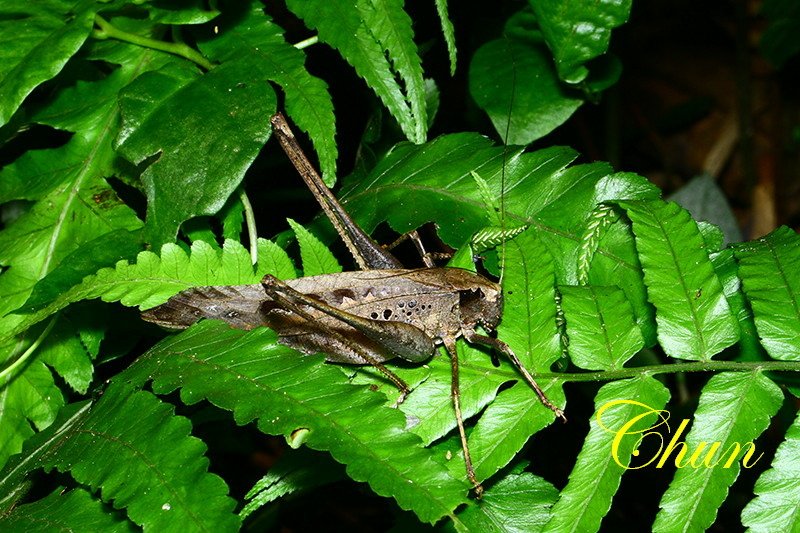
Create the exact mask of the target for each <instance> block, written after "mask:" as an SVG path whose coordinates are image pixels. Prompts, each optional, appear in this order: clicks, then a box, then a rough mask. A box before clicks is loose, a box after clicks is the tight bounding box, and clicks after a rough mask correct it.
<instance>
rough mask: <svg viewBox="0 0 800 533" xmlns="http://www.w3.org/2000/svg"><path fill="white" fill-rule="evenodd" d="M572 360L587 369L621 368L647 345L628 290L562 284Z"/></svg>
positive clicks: (563, 306)
mask: <svg viewBox="0 0 800 533" xmlns="http://www.w3.org/2000/svg"><path fill="white" fill-rule="evenodd" d="M559 291H560V292H561V306H562V308H563V310H564V315H565V317H566V319H567V335H568V336H569V354H570V359H571V360H572V362H573V363H574V364H575V365H576V366H579V367H580V368H585V369H587V370H601V369H602V370H614V369H619V368H622V366H623V365H624V364H625V361H627V360H628V359H630V358H631V357H632V356H633V354H635V353H636V352H637V351H639V349H641V348H642V346H643V345H644V340H643V339H642V333H641V331H640V330H639V328H638V327H636V324H635V322H634V320H633V311H632V310H631V306H630V303H629V302H628V299H627V298H626V297H625V293H624V292H622V289H620V288H618V287H601V286H593V285H584V286H565V285H562V286H560V287H559Z"/></svg>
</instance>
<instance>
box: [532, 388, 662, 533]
mask: <svg viewBox="0 0 800 533" xmlns="http://www.w3.org/2000/svg"><path fill="white" fill-rule="evenodd" d="M667 400H669V391H668V390H667V389H666V388H665V387H664V385H662V384H661V383H660V382H659V381H658V380H656V379H654V378H652V377H648V376H643V377H639V378H634V379H629V380H623V381H616V382H613V383H609V384H607V385H604V386H603V387H602V388H601V389H600V390H599V391H598V392H597V396H596V397H595V414H594V415H593V416H592V419H591V423H590V428H589V435H588V436H587V437H586V440H585V441H584V442H583V448H582V449H581V452H580V454H579V455H578V460H577V462H576V463H575V467H574V468H573V469H572V473H570V476H569V482H568V483H567V486H566V487H564V490H563V491H561V496H560V497H559V500H558V502H557V503H556V504H555V505H554V506H553V509H552V511H551V512H552V518H551V519H550V521H549V522H548V523H547V526H546V527H545V529H544V531H570V532H571V531H598V530H599V529H600V522H601V521H602V519H603V517H604V516H605V515H606V513H608V509H609V508H610V507H611V498H612V497H613V495H614V493H616V491H617V489H618V488H619V484H620V481H621V478H622V475H623V474H624V473H625V469H626V468H629V467H630V466H629V465H630V462H631V455H632V454H634V453H636V454H637V455H638V451H636V452H634V450H636V449H637V448H638V445H639V444H640V439H641V438H642V434H643V433H646V432H647V431H648V430H650V428H652V427H654V426H656V425H660V423H661V420H659V416H663V415H659V411H660V410H662V409H663V408H664V405H665V404H666V403H667ZM623 402H624V403H623ZM629 423H631V424H632V425H631V426H629V427H628V426H627V424H629ZM620 431H623V432H624V433H623V438H621V439H620V440H619V441H617V439H616V436H617V433H618V432H620ZM630 468H638V465H636V466H632V467H630Z"/></svg>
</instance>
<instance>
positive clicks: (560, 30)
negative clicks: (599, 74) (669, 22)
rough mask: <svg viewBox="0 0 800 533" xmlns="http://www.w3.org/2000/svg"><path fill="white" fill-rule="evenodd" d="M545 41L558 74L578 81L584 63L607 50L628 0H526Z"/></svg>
mask: <svg viewBox="0 0 800 533" xmlns="http://www.w3.org/2000/svg"><path fill="white" fill-rule="evenodd" d="M529 3H530V5H531V7H532V8H533V12H534V13H536V19H537V20H538V21H539V27H540V28H541V30H542V34H543V35H544V38H545V41H547V45H548V46H549V47H550V50H552V51H553V56H554V57H555V60H556V67H557V68H558V75H559V77H560V78H561V79H562V80H564V81H566V82H567V83H580V82H581V81H583V80H584V79H586V77H587V76H588V75H589V69H588V68H587V66H586V62H587V61H589V60H591V59H594V58H596V57H599V56H601V55H603V54H605V53H606V51H607V50H608V44H609V42H610V40H611V30H613V29H614V28H616V27H617V26H619V25H621V24H623V23H625V22H626V21H627V20H628V16H629V15H630V11H631V0H601V1H599V2H597V1H590V0H571V1H569V2H564V1H561V0H535V1H534V0H529Z"/></svg>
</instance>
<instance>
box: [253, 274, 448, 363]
mask: <svg viewBox="0 0 800 533" xmlns="http://www.w3.org/2000/svg"><path fill="white" fill-rule="evenodd" d="M262 284H263V285H264V288H265V290H266V291H267V293H268V294H269V295H270V296H272V295H273V294H274V293H277V294H282V295H283V296H285V297H288V298H290V299H291V300H293V301H294V302H296V303H300V304H303V305H307V306H309V307H313V308H315V309H317V310H318V311H321V312H323V313H325V314H326V315H328V316H331V317H334V318H336V319H338V320H341V321H342V322H344V323H345V324H347V325H349V326H351V327H353V328H355V329H357V330H358V331H360V332H361V333H363V334H364V335H365V336H366V337H368V338H369V339H371V340H372V341H373V342H375V343H377V344H378V345H379V346H382V347H383V348H384V349H385V350H386V353H388V354H391V355H392V356H395V357H400V358H402V359H405V360H406V361H410V362H414V363H418V362H422V361H426V360H427V359H429V358H430V357H431V356H432V355H433V352H434V350H435V348H436V347H435V343H434V341H433V339H432V338H431V337H430V336H428V334H427V333H425V332H424V331H422V330H421V329H420V328H418V327H416V326H414V325H412V324H407V323H405V322H398V321H394V320H372V319H370V318H364V317H361V316H358V315H354V314H352V313H348V312H347V311H343V310H341V309H338V308H337V307H334V306H332V305H329V304H327V303H325V302H321V301H319V300H316V299H314V298H311V297H309V296H308V295H305V294H303V293H301V292H298V291H296V290H295V289H293V288H292V287H290V286H289V285H287V284H286V283H284V282H282V281H280V280H278V279H277V278H275V277H274V276H270V275H267V276H265V277H264V279H263V280H262Z"/></svg>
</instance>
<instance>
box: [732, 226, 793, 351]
mask: <svg viewBox="0 0 800 533" xmlns="http://www.w3.org/2000/svg"><path fill="white" fill-rule="evenodd" d="M735 254H736V260H737V261H738V262H739V275H740V276H741V278H742V284H743V287H744V293H745V295H746V296H747V299H748V300H749V301H750V305H751V306H752V308H753V314H754V315H755V323H756V328H757V329H758V335H759V336H760V337H761V344H762V345H763V346H764V349H765V350H767V353H769V355H770V356H771V357H773V358H775V359H784V360H788V361H798V360H800V271H798V268H797V265H798V262H800V237H798V235H797V234H796V233H795V232H794V231H792V230H791V229H789V228H787V227H785V226H783V227H780V228H778V229H776V230H775V231H773V232H772V233H770V234H769V235H767V236H766V237H763V238H761V239H758V240H757V241H753V242H749V243H745V244H741V245H739V246H737V247H736V248H735Z"/></svg>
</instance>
